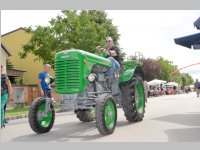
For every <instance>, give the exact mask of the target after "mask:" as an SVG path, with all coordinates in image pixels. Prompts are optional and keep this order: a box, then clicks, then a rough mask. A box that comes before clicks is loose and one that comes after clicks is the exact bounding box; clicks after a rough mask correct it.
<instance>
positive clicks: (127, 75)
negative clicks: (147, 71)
mask: <svg viewBox="0 0 200 150" xmlns="http://www.w3.org/2000/svg"><path fill="white" fill-rule="evenodd" d="M136 75H137V76H141V77H142V79H143V80H144V72H143V70H142V68H141V66H135V67H134V68H132V69H127V70H125V71H123V72H121V73H120V77H119V82H120V83H124V82H127V81H129V80H131V79H132V78H133V76H136Z"/></svg>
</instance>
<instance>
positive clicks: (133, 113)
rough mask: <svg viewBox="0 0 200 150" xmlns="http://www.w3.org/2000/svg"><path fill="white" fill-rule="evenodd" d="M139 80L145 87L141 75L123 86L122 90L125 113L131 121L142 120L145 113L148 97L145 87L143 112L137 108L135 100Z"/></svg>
mask: <svg viewBox="0 0 200 150" xmlns="http://www.w3.org/2000/svg"><path fill="white" fill-rule="evenodd" d="M138 82H141V83H142V86H143V89H144V83H143V80H142V78H141V77H140V76H136V77H133V79H132V80H131V81H129V82H128V83H127V84H126V85H123V86H121V90H122V108H123V110H124V115H125V117H126V119H127V120H128V121H130V122H138V121H142V120H143V117H144V113H145V102H146V99H147V94H146V93H145V89H144V93H143V94H144V101H143V102H144V104H143V105H144V107H143V110H142V112H141V113H140V112H138V110H137V108H136V100H135V95H136V94H135V88H136V84H137V83H138Z"/></svg>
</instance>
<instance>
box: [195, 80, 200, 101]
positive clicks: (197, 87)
mask: <svg viewBox="0 0 200 150" xmlns="http://www.w3.org/2000/svg"><path fill="white" fill-rule="evenodd" d="M194 88H195V91H196V93H197V97H199V94H200V82H199V80H198V79H196V82H195V84H194Z"/></svg>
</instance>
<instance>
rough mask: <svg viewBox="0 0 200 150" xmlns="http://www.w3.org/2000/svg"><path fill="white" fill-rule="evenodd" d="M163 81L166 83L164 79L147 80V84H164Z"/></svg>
mask: <svg viewBox="0 0 200 150" xmlns="http://www.w3.org/2000/svg"><path fill="white" fill-rule="evenodd" d="M164 83H166V81H163V80H158V79H154V80H152V81H149V82H148V85H160V84H164Z"/></svg>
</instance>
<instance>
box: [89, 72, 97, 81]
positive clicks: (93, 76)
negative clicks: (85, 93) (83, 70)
mask: <svg viewBox="0 0 200 150" xmlns="http://www.w3.org/2000/svg"><path fill="white" fill-rule="evenodd" d="M95 78H96V74H95V73H91V74H90V75H89V76H88V80H89V81H90V82H93V81H94V80H95Z"/></svg>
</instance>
